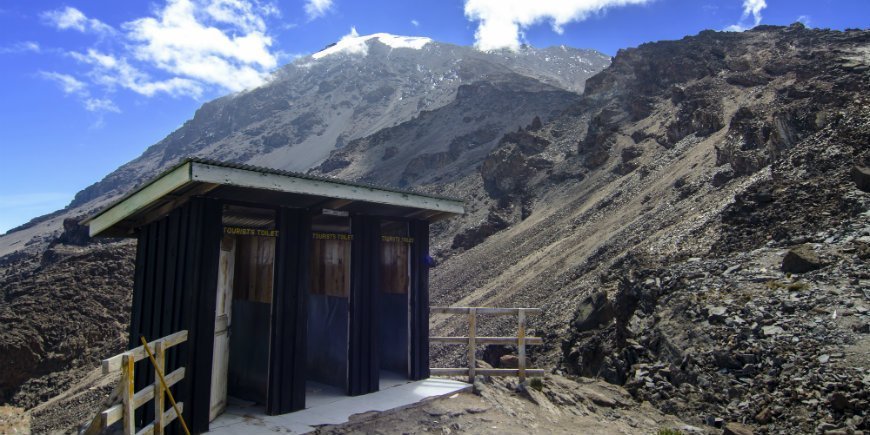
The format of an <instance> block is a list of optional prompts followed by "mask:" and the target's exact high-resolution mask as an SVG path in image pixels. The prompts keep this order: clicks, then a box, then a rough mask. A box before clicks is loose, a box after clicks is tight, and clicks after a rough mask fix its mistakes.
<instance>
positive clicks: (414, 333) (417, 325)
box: [410, 220, 429, 380]
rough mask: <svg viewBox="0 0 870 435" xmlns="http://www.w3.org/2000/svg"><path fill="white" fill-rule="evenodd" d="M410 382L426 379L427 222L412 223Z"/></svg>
mask: <svg viewBox="0 0 870 435" xmlns="http://www.w3.org/2000/svg"><path fill="white" fill-rule="evenodd" d="M411 236H412V237H414V245H413V253H412V255H411V280H412V281H411V320H410V322H411V340H410V342H411V343H410V344H411V350H410V357H411V362H410V366H411V373H410V374H411V379H413V380H420V379H426V378H428V377H429V266H428V264H427V261H426V258H427V257H428V256H429V222H426V221H420V220H415V221H412V222H411Z"/></svg>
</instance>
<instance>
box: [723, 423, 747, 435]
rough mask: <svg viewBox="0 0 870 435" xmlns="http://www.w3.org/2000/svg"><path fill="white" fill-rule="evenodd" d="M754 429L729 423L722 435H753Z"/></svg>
mask: <svg viewBox="0 0 870 435" xmlns="http://www.w3.org/2000/svg"><path fill="white" fill-rule="evenodd" d="M752 434H753V431H752V428H751V427H749V426H747V425H745V424H741V423H728V424H726V425H725V429H724V430H723V431H722V435H752Z"/></svg>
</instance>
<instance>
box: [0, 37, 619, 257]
mask: <svg viewBox="0 0 870 435" xmlns="http://www.w3.org/2000/svg"><path fill="white" fill-rule="evenodd" d="M609 62H610V59H609V57H608V56H605V55H603V54H601V53H599V52H596V51H593V50H580V49H574V48H567V47H551V48H546V49H535V48H531V47H525V48H524V49H522V50H520V51H519V52H510V51H496V52H481V51H478V50H475V49H473V48H471V47H462V46H456V45H452V44H445V43H439V42H435V41H432V40H430V39H428V38H413V37H400V36H395V35H388V34H375V35H367V36H353V37H345V38H344V39H342V40H341V41H339V42H338V43H337V44H334V45H332V46H330V47H327V48H326V49H324V50H323V51H321V52H318V53H315V54H313V55H311V56H306V57H303V58H299V59H297V60H295V61H294V62H293V63H291V64H288V65H286V66H285V67H283V68H281V69H280V70H279V71H277V72H276V73H275V74H274V77H273V78H272V80H271V81H270V82H269V83H267V84H265V85H263V86H261V87H259V88H256V89H252V90H248V91H244V92H240V93H238V94H233V95H229V96H226V97H223V98H218V99H217V100H214V101H211V102H208V103H206V104H204V105H203V106H202V107H201V108H200V109H199V110H197V112H196V114H195V115H194V117H193V118H192V119H191V120H189V121H187V122H186V123H185V124H184V125H183V126H182V127H181V128H179V129H178V130H176V131H174V132H172V133H171V134H169V135H168V136H167V137H166V138H165V139H163V140H162V141H160V142H158V143H156V144H154V145H153V146H151V147H149V148H148V149H147V150H145V152H144V153H143V154H142V155H141V156H140V157H138V158H136V159H134V160H133V161H131V162H129V163H127V164H125V165H123V166H121V167H120V168H118V169H117V170H115V171H113V172H112V173H111V174H109V175H107V176H106V177H105V178H103V179H102V180H101V181H99V182H97V183H95V184H93V185H92V186H89V187H88V188H86V189H84V190H82V191H81V192H79V193H78V194H77V195H76V196H75V199H74V200H73V201H72V203H71V204H70V205H69V206H68V207H67V208H66V209H65V210H62V211H58V212H56V213H53V214H50V215H47V216H42V217H40V218H36V219H34V220H33V221H31V222H30V223H28V224H26V225H23V226H21V227H19V228H15V229H12V230H10V231H9V233H8V234H6V235H5V236H4V237H0V256H2V255H7V254H9V253H12V252H16V251H20V250H22V249H25V248H26V247H27V246H28V243H29V244H30V246H34V245H35V246H36V247H35V248H34V249H44V246H45V245H46V244H47V243H49V242H50V240H51V238H52V237H54V236H56V235H57V232H58V231H59V230H60V229H61V224H62V222H63V220H64V218H69V217H73V216H80V215H83V214H87V213H88V212H90V211H93V210H95V209H97V208H99V207H101V206H103V205H105V204H106V202H107V201H108V200H110V199H112V198H116V197H118V196H119V195H122V194H123V193H125V192H127V191H129V190H130V189H132V188H133V187H135V186H136V185H137V184H138V183H141V182H143V181H145V180H148V179H150V178H152V177H153V176H154V175H156V174H158V173H160V172H162V171H163V170H165V169H167V168H169V167H171V166H172V165H174V164H175V163H177V162H178V161H179V160H180V159H182V158H184V157H188V156H201V157H208V158H212V159H217V160H224V161H232V162H237V163H248V164H252V165H259V166H266V167H274V168H278V169H286V170H294V171H304V170H307V169H309V168H311V167H312V166H315V165H317V164H319V163H321V162H322V161H323V160H324V159H326V158H327V156H329V154H330V152H332V151H334V150H336V149H340V148H342V147H343V146H344V145H345V144H347V143H349V142H351V141H353V140H355V139H360V138H363V137H367V136H371V135H373V134H375V133H377V132H379V131H381V130H383V129H384V128H388V127H392V126H395V125H397V124H400V123H402V122H405V121H408V120H411V119H414V118H416V117H418V116H419V115H420V114H421V113H425V112H427V111H433V110H437V109H439V108H442V107H444V106H447V105H449V104H451V103H454V102H455V101H456V99H457V95H459V96H462V95H467V93H459V89H460V88H463V87H465V86H475V85H476V84H478V83H486V82H500V83H502V85H503V87H504V88H508V87H510V86H515V87H516V88H518V89H517V90H519V88H523V87H526V88H527V89H528V93H527V94H526V95H524V99H527V100H528V104H535V101H533V100H534V98H535V97H534V96H533V95H532V93H534V92H535V89H533V88H535V87H537V89H538V90H541V91H542V92H544V93H545V94H546V95H543V97H544V98H543V100H541V101H539V102H538V104H543V103H546V104H549V105H550V106H551V107H549V108H548V109H547V110H546V111H547V112H558V111H560V110H561V109H563V108H564V107H565V105H566V104H567V103H568V102H570V101H572V99H573V98H575V97H576V94H577V92H581V91H582V89H583V83H584V82H585V80H586V79H587V78H589V77H591V76H592V75H594V74H595V73H597V72H598V71H601V70H602V69H603V68H604V67H606V66H607V65H608V64H609ZM512 81H516V83H514V84H511V82H512ZM546 85H549V87H547V86H546ZM554 92H561V94H562V95H561V97H562V98H563V99H564V100H565V101H555V100H554V99H553V95H552V94H553V93H554ZM475 104H476V102H475V101H474V100H469V99H466V100H465V102H464V106H463V107H464V108H465V109H466V110H472V111H475V110H476V112H477V114H478V116H477V117H476V118H475V122H477V123H481V124H486V125H490V126H491V127H493V128H495V126H496V125H498V127H499V128H496V130H494V131H493V134H499V135H500V134H502V133H504V132H505V131H506V130H503V129H502V128H501V127H502V124H505V121H509V120H511V119H512V118H511V117H510V116H506V117H505V119H504V120H502V119H501V118H500V116H499V114H498V113H495V112H487V111H485V110H483V109H485V108H484V107H477V108H476V109H474V108H473V107H472V106H475ZM528 108H529V109H530V110H531V109H538V107H537V106H534V107H528ZM540 111H543V110H540ZM481 114H482V115H483V116H479V115H481ZM466 122H470V121H466ZM509 127H510V128H516V125H510V126H509ZM432 139H433V140H436V139H437V140H447V141H448V142H449V139H450V138H442V137H437V138H432ZM417 143H418V145H421V146H429V145H430V144H428V143H420V142H419V140H418V141H417ZM52 233H54V234H52Z"/></svg>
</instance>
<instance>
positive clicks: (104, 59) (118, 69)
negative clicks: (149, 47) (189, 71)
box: [70, 49, 203, 98]
mask: <svg viewBox="0 0 870 435" xmlns="http://www.w3.org/2000/svg"><path fill="white" fill-rule="evenodd" d="M70 56H72V57H73V58H74V59H76V60H78V61H79V62H82V63H85V64H89V65H91V66H93V67H94V69H93V70H91V72H90V76H91V77H92V79H93V80H94V82H96V83H97V84H99V85H102V86H104V87H106V88H108V89H109V90H114V88H116V87H122V88H125V89H129V90H131V91H133V92H136V93H137V94H140V95H144V96H146V97H151V96H154V95H155V94H157V93H166V94H169V95H172V96H191V97H195V98H196V97H199V96H201V95H202V92H203V87H202V85H201V84H200V83H199V82H197V81H195V80H191V79H189V78H182V77H171V78H168V79H164V80H153V79H152V78H151V76H150V75H148V74H146V73H144V72H142V71H141V70H139V69H138V68H136V67H134V66H132V65H130V63H129V62H127V60H126V59H124V58H116V57H114V56H112V55H110V54H106V53H100V52H98V51H96V50H94V49H90V50H88V51H87V53H76V52H73V53H70Z"/></svg>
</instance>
